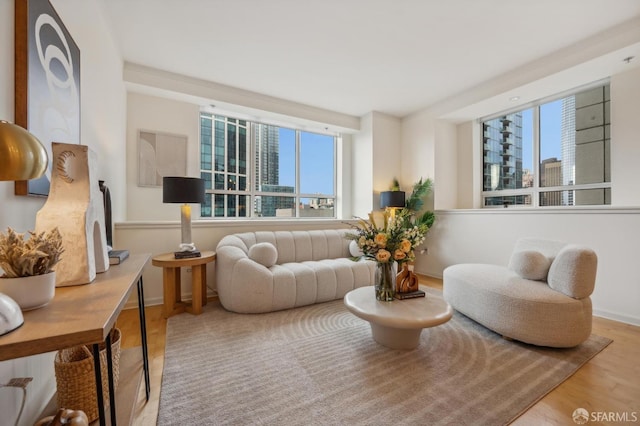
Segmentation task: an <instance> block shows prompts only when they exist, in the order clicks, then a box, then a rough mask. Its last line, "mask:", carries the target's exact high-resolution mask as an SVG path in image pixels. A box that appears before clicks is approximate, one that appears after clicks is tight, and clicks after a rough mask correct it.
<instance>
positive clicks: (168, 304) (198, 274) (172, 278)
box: [151, 251, 216, 318]
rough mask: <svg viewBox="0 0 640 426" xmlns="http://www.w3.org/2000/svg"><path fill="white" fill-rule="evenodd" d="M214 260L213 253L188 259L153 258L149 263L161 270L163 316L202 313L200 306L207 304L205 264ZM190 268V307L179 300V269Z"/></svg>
mask: <svg viewBox="0 0 640 426" xmlns="http://www.w3.org/2000/svg"><path fill="white" fill-rule="evenodd" d="M214 260H216V252H215V251H203V252H202V256H200V257H192V258H189V259H176V258H175V257H174V254H173V253H164V254H159V255H157V256H155V257H154V258H153V259H152V260H151V263H152V264H153V266H159V267H161V268H162V285H163V289H164V296H163V297H164V310H163V313H162V314H163V316H164V317H165V318H169V317H170V316H171V315H175V314H179V313H181V312H184V311H187V312H189V313H191V314H194V315H199V314H200V313H201V312H202V305H206V304H207V263H210V262H213V261H214ZM183 266H186V267H191V271H192V276H191V295H192V296H191V299H192V300H191V305H187V304H186V303H184V302H183V301H182V300H181V293H182V289H181V283H180V268H181V267H183Z"/></svg>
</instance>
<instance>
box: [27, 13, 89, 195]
mask: <svg viewBox="0 0 640 426" xmlns="http://www.w3.org/2000/svg"><path fill="white" fill-rule="evenodd" d="M15 56H16V61H15V123H16V124H18V125H20V126H22V127H24V128H26V129H27V130H29V131H30V132H31V133H33V135H35V136H36V137H37V138H38V139H39V140H40V142H42V144H43V145H44V146H45V147H46V149H47V154H48V155H49V159H51V158H52V154H51V143H52V142H63V143H72V144H79V143H80V49H79V48H78V46H77V45H76V43H75V41H74V40H73V38H72V37H71V34H69V31H68V30H67V28H66V27H65V25H64V23H63V22H62V20H61V19H60V16H58V14H57V12H56V11H55V9H54V8H53V6H52V5H51V3H50V2H49V0H15ZM51 167H55V165H53V164H51V161H49V166H48V168H47V171H46V173H45V174H44V175H43V176H42V177H41V178H39V179H33V180H30V181H19V182H16V185H15V193H16V195H36V196H47V195H48V194H49V182H50V178H51Z"/></svg>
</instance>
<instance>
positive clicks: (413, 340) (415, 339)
mask: <svg viewBox="0 0 640 426" xmlns="http://www.w3.org/2000/svg"><path fill="white" fill-rule="evenodd" d="M369 324H370V325H371V334H372V335H373V340H375V341H376V342H378V343H380V344H381V345H382V346H386V347H387V348H391V349H414V348H417V347H418V345H419V344H420V333H422V328H392V327H385V326H383V325H379V324H374V323H372V322H371V323H369Z"/></svg>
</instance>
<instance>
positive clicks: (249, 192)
mask: <svg viewBox="0 0 640 426" xmlns="http://www.w3.org/2000/svg"><path fill="white" fill-rule="evenodd" d="M203 117H206V118H207V119H209V120H210V121H211V124H212V125H211V129H212V135H211V151H212V152H211V156H212V158H211V170H206V169H203V168H202V156H203V145H202V142H203V139H202V138H203V135H202V122H201V121H202V119H203ZM199 118H200V121H199V123H200V125H199V146H200V150H199V164H200V175H201V177H203V175H204V174H205V173H206V174H210V175H211V189H207V188H206V187H205V196H207V197H210V200H211V204H210V208H211V215H210V216H205V215H203V209H204V208H206V206H205V205H204V204H203V205H202V206H201V209H200V217H201V218H202V219H206V220H292V219H304V220H314V219H318V220H326V219H336V218H337V212H338V206H337V202H338V195H337V190H338V188H337V183H338V164H339V159H338V152H339V150H338V145H339V138H340V135H338V134H334V133H324V132H321V131H309V130H306V129H303V128H300V127H297V126H295V125H289V124H284V125H283V124H273V123H268V122H261V121H257V120H248V119H243V118H239V117H235V116H233V115H229V114H227V115H225V114H222V113H212V112H209V111H200V112H199ZM218 118H224V121H222V120H218ZM229 120H235V122H236V123H235V124H236V125H237V124H238V123H240V122H241V121H244V122H246V129H247V132H246V143H247V150H246V153H247V157H248V158H247V159H246V163H247V164H246V186H245V188H246V189H245V190H242V189H237V183H236V189H233V190H231V189H216V188H215V175H216V173H219V172H217V171H216V169H215V123H216V121H221V122H223V123H225V130H224V135H225V150H224V164H225V169H224V171H223V173H224V174H225V176H227V175H228V174H229V173H231V172H230V171H229V170H228V145H227V137H228V133H227V126H228V124H229ZM259 125H267V126H273V127H277V128H279V129H280V128H284V129H290V130H293V131H294V132H295V142H294V143H295V178H294V180H295V184H294V185H295V186H294V192H291V193H289V192H271V191H259V190H258V189H256V184H255V183H256V180H257V179H258V176H257V173H258V170H257V167H259V165H258V164H256V155H257V150H258V147H257V144H256V143H255V126H259ZM302 133H309V134H316V135H322V136H328V137H331V138H332V139H333V188H332V190H333V195H332V194H324V193H323V194H309V193H302V192H300V175H301V173H300V168H301V164H300V144H301V135H302ZM237 135H239V132H237ZM238 137H239V136H236V140H237V139H238ZM239 149H240V148H239V146H236V150H239ZM238 167H239V166H238ZM234 174H235V175H239V172H237V173H234ZM225 186H226V185H225ZM216 195H222V196H224V207H223V211H224V214H225V215H224V216H216V215H215V211H216V210H215V209H216V207H215V198H214V197H215V196H216ZM228 195H234V196H247V197H248V198H247V200H248V202H247V204H246V206H247V215H246V216H238V214H239V208H238V207H237V206H238V205H239V203H237V204H236V216H227V213H228ZM257 197H287V198H289V197H290V198H293V199H294V201H293V203H294V207H293V209H294V215H293V216H281V217H279V216H257V215H256V212H255V205H256V200H257ZM303 199H327V200H332V206H333V215H332V216H328V217H325V216H317V217H316V216H309V217H301V215H300V210H301V208H300V202H301V201H302V200H303ZM236 200H238V199H237V198H236Z"/></svg>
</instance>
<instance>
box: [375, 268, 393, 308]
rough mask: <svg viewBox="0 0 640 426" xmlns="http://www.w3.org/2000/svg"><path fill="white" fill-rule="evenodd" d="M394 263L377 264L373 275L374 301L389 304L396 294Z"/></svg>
mask: <svg viewBox="0 0 640 426" xmlns="http://www.w3.org/2000/svg"><path fill="white" fill-rule="evenodd" d="M394 266H395V262H384V263H383V262H378V264H377V267H376V274H375V288H376V300H380V301H383V302H391V301H392V300H393V296H394V294H395V292H396V269H395V268H394Z"/></svg>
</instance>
